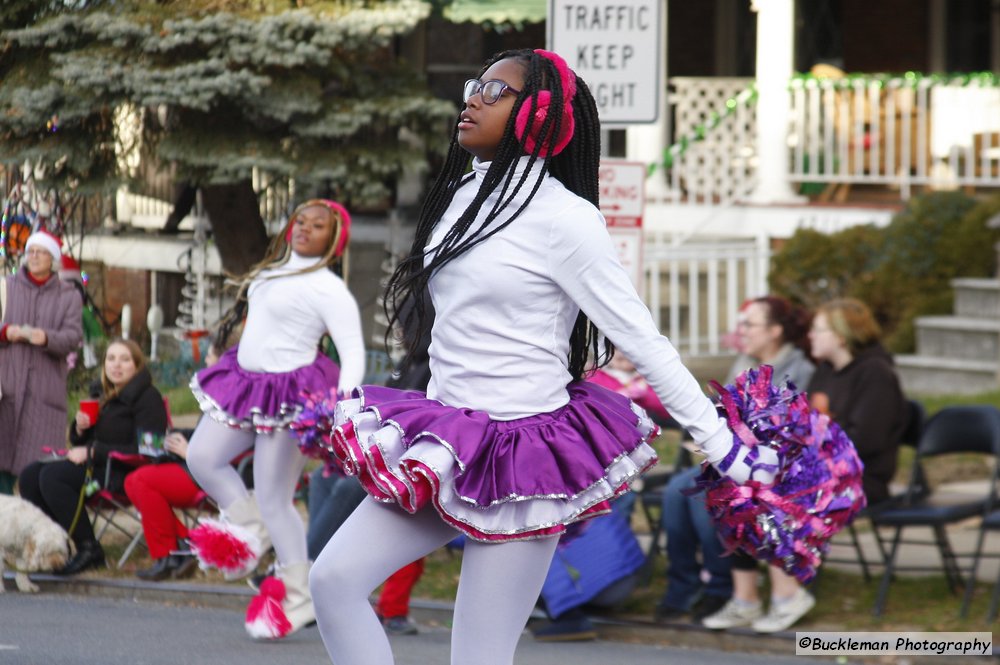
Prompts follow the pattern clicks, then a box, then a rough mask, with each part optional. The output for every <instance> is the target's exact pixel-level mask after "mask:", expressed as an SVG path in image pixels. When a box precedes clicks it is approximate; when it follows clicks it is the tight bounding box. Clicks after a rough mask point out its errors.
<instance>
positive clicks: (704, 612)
mask: <svg viewBox="0 0 1000 665" xmlns="http://www.w3.org/2000/svg"><path fill="white" fill-rule="evenodd" d="M727 602H729V596H717V595H715V594H705V595H703V596H702V597H701V598H699V599H698V600H697V601H695V603H694V605H692V606H691V620H692V621H693V622H695V623H701V621H702V619H704V618H705V617H707V616H710V615H712V614H715V613H716V612H718V611H719V610H721V609H722V608H723V607H725V606H726V603H727Z"/></svg>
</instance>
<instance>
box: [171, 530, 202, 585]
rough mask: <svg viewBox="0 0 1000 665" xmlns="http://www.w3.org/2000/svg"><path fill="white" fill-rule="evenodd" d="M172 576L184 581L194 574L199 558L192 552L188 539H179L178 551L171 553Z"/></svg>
mask: <svg viewBox="0 0 1000 665" xmlns="http://www.w3.org/2000/svg"><path fill="white" fill-rule="evenodd" d="M169 558H170V559H171V562H170V574H171V576H172V577H173V578H174V579H178V580H180V579H184V578H185V577H189V576H191V574H192V573H194V569H195V567H196V566H197V565H198V557H196V556H195V555H194V552H192V551H191V543H189V542H188V541H187V539H186V538H178V539H177V549H175V550H173V551H172V552H170V557H169Z"/></svg>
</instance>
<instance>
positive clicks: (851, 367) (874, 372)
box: [809, 299, 906, 506]
mask: <svg viewBox="0 0 1000 665" xmlns="http://www.w3.org/2000/svg"><path fill="white" fill-rule="evenodd" d="M880 337H881V331H880V329H879V326H878V323H877V322H876V321H875V319H874V317H873V316H872V313H871V311H870V310H869V309H868V307H867V306H866V305H865V304H864V303H862V302H860V301H858V300H853V299H842V300H834V301H831V302H828V303H826V304H824V305H822V306H820V307H819V309H818V310H817V312H816V317H815V318H814V319H813V324H812V329H811V330H810V332H809V338H810V340H811V341H812V349H813V357H815V358H816V360H817V362H818V363H819V365H818V367H817V368H816V373H815V374H814V375H813V377H812V381H810V382H809V399H810V404H811V405H812V407H813V408H815V409H817V410H818V411H820V412H822V413H826V414H828V415H829V416H830V417H831V418H833V420H834V421H835V422H836V423H837V424H838V425H840V426H841V428H843V430H844V431H845V432H846V433H847V435H848V436H849V437H850V438H851V441H853V442H854V447H855V448H856V449H857V451H858V457H860V458H861V461H862V462H863V463H864V465H865V469H864V474H863V475H862V483H863V484H864V489H865V496H866V497H867V499H868V505H869V506H875V505H877V504H878V503H880V502H882V501H885V500H886V499H888V498H889V482H890V481H891V480H892V477H893V475H894V474H895V473H896V457H897V453H898V452H899V441H900V439H901V438H902V435H903V432H904V430H905V429H906V398H905V397H904V395H903V391H902V389H901V388H900V385H899V378H898V377H897V375H896V370H895V368H894V363H893V360H892V356H890V355H889V353H888V352H886V350H885V349H884V348H883V347H882V344H881V342H880V341H879V339H880Z"/></svg>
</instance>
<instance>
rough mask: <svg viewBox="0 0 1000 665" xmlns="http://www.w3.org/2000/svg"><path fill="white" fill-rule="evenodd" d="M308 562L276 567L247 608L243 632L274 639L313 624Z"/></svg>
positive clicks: (314, 614)
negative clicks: (272, 574)
mask: <svg viewBox="0 0 1000 665" xmlns="http://www.w3.org/2000/svg"><path fill="white" fill-rule="evenodd" d="M310 565H311V564H310V562H308V561H303V562H302V563H295V564H292V565H290V566H277V568H276V571H275V575H274V576H273V577H268V578H267V579H265V580H264V581H263V582H262V583H261V585H260V593H258V594H257V595H256V596H255V597H254V598H253V599H252V600H251V601H250V605H249V606H247V615H246V629H247V633H249V634H250V636H251V637H253V638H256V639H266V640H275V639H281V638H282V637H286V636H287V635H291V634H292V633H294V632H295V631H297V630H299V629H300V628H303V627H305V626H307V625H309V624H310V623H313V622H314V621H316V612H315V611H314V610H313V603H312V596H311V595H310V594H309V567H310Z"/></svg>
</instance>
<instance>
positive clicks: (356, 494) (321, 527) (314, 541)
mask: <svg viewBox="0 0 1000 665" xmlns="http://www.w3.org/2000/svg"><path fill="white" fill-rule="evenodd" d="M366 496H367V493H366V492H365V490H364V488H363V487H361V483H359V482H358V479H357V478H354V477H351V476H341V475H339V474H335V473H334V474H330V475H329V476H326V477H324V476H323V468H322V467H319V468H318V469H316V470H315V471H313V472H312V473H311V474H310V475H309V530H308V532H307V533H306V546H307V548H308V552H309V559H310V560H312V561H315V560H316V557H318V556H319V553H320V552H322V551H323V548H324V547H325V546H326V542H327V541H328V540H330V537H331V536H333V532H334V531H336V530H337V529H339V528H340V525H341V524H343V523H344V521H345V520H346V519H347V518H348V517H350V515H351V513H353V512H354V509H355V508H357V507H358V505H359V504H360V503H361V502H362V501H364V498H365V497H366Z"/></svg>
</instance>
